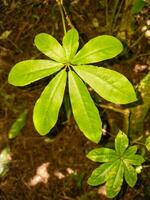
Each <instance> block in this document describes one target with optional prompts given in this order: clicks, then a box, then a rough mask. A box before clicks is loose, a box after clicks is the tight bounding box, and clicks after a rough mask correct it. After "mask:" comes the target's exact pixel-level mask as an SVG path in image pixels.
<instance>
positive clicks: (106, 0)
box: [105, 0, 108, 29]
mask: <svg viewBox="0 0 150 200" xmlns="http://www.w3.org/2000/svg"><path fill="white" fill-rule="evenodd" d="M105 7H106V9H105V15H106V27H107V29H108V0H105Z"/></svg>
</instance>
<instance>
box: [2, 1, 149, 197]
mask: <svg viewBox="0 0 150 200" xmlns="http://www.w3.org/2000/svg"><path fill="white" fill-rule="evenodd" d="M0 2H1V3H0V35H1V34H2V33H3V32H5V31H6V30H7V31H10V35H9V36H8V38H6V39H3V40H0V150H2V149H3V148H4V147H5V146H9V147H10V150H11V153H10V164H9V170H8V173H7V174H6V176H4V177H2V178H1V179H0V200H106V199H107V198H106V191H105V187H104V186H99V187H90V186H89V185H88V184H87V179H88V177H89V175H90V174H91V172H92V170H93V169H94V168H95V167H96V166H98V165H97V164H95V163H93V162H91V161H90V160H88V159H87V158H86V156H85V155H86V153H87V152H88V151H89V150H91V149H92V148H94V147H98V146H99V145H96V144H93V143H92V142H90V141H88V140H87V139H86V138H85V137H84V136H83V134H82V133H81V132H80V131H79V129H78V127H77V125H76V124H75V122H74V119H73V118H71V119H70V120H69V121H65V120H64V118H63V117H62V119H60V120H59V122H58V124H57V126H56V127H55V129H54V130H53V133H52V135H53V136H50V135H48V136H45V137H41V136H40V135H38V133H37V132H36V130H35V129H34V125H33V122H32V112H33V106H34V104H35V102H36V100H37V98H38V97H39V95H40V93H41V91H42V89H43V88H44V86H45V84H46V82H47V79H46V80H44V81H39V82H38V83H36V84H32V85H31V86H28V87H24V88H18V87H14V86H12V85H9V84H8V83H7V78H8V73H9V71H10V69H11V68H12V66H13V65H14V64H15V63H17V62H19V61H22V60H25V59H31V58H32V59H35V58H42V57H43V56H42V55H41V54H40V53H39V51H38V50H37V49H36V48H35V46H34V45H33V40H34V37H35V35H36V34H37V33H40V32H47V33H49V34H52V35H53V36H55V37H56V38H57V39H58V40H59V41H61V39H62V37H63V27H62V22H61V16H60V12H59V8H58V6H57V4H56V3H55V1H48V0H43V1H41V0H34V1H33V0H29V1H21V0H20V1H19V0H16V1H15V0H14V1H10V2H9V1H4V0H1V1H0ZM65 6H66V9H67V11H68V14H69V17H70V19H71V21H72V23H73V24H74V25H75V27H76V28H77V29H78V30H79V33H80V36H81V44H82V43H85V42H87V41H88V40H89V39H90V38H92V37H95V36H97V35H101V34H109V31H108V27H107V28H106V26H105V21H106V20H105V17H104V16H105V10H104V8H103V6H102V5H101V4H100V3H99V1H98V0H95V1H92V0H85V1H83V3H81V2H80V1H78V0H76V1H75V0H74V1H73V0H72V1H66V2H65ZM145 16H146V14H144V12H143V14H142V17H143V18H142V20H141V21H140V20H139V21H138V22H137V23H139V24H138V25H139V26H142V24H144V23H145V21H144V20H145V18H146V17H145ZM120 20H121V19H120ZM139 36H140V31H137V32H135V33H133V34H132V37H131V38H129V40H128V41H129V43H130V42H131V43H134V40H135V41H136V39H138V38H139ZM133 38H134V39H133ZM149 45H150V43H149V42H148V41H147V38H145V37H142V38H141V39H140V41H139V42H138V44H137V45H136V44H135V47H134V48H133V49H132V51H131V52H129V54H128V55H127V56H126V58H125V57H124V58H122V57H120V58H118V59H116V60H114V61H110V62H108V63H105V62H104V65H106V66H107V65H109V64H111V67H110V68H111V69H114V70H116V71H119V72H121V73H123V74H124V75H126V76H127V77H128V79H129V80H130V81H131V82H132V83H133V84H134V85H137V84H138V83H139V82H140V80H141V79H142V78H143V77H144V76H145V75H146V73H147V71H148V68H149V66H150V59H149V56H148V55H146V54H147V49H148V48H149ZM144 54H145V56H144ZM142 55H143V56H142ZM104 103H105V102H104ZM24 109H28V118H27V123H26V125H25V127H24V128H23V130H22V131H21V133H20V135H18V136H17V137H16V138H15V139H13V140H9V139H8V136H7V135H8V132H9V129H10V127H11V124H12V123H13V122H14V121H15V119H16V118H17V117H18V115H19V113H21V112H22V111H23V110H24ZM61 112H63V110H62V111H61ZM109 112H110V113H109V117H110V116H111V117H110V119H109V123H110V122H111V123H114V124H116V125H114V126H118V127H119V128H122V124H121V122H122V118H120V115H119V114H118V113H115V112H113V111H109ZM111 112H112V113H111ZM102 118H103V120H104V121H105V122H106V124H108V122H107V116H106V115H105V112H104V113H103V112H102ZM147 123H148V122H147ZM144 127H145V129H148V127H149V126H147V125H145V126H144ZM143 132H144V131H143ZM109 137H110V135H105V136H104V139H103V140H102V143H103V144H104V143H105V142H106V141H107V139H108V140H109ZM149 191H150V172H149V171H148V170H143V173H142V175H141V176H140V177H139V180H138V182H137V184H136V186H135V188H134V189H132V188H129V187H127V186H126V185H125V184H124V187H123V189H122V190H121V192H120V194H119V196H118V197H117V198H116V199H119V200H128V199H130V200H132V199H135V200H144V199H145V200H146V199H150V194H149Z"/></svg>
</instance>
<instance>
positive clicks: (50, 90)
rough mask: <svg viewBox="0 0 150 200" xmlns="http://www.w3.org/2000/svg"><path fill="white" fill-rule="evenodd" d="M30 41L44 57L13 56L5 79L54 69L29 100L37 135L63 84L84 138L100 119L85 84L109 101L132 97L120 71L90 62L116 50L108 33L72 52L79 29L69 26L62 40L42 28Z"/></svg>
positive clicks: (51, 118) (94, 132)
mask: <svg viewBox="0 0 150 200" xmlns="http://www.w3.org/2000/svg"><path fill="white" fill-rule="evenodd" d="M35 46H36V47H37V48H38V49H39V50H40V51H41V52H42V53H43V54H45V55H46V56H47V57H49V58H50V59H49V60H44V59H43V60H42V59H39V60H25V61H22V62H19V63H17V64H16V65H15V66H14V67H13V68H12V70H11V72H10V74H9V79H8V81H9V83H10V84H12V85H15V86H25V85H28V84H30V83H32V82H34V81H37V80H39V79H42V78H44V77H47V76H50V75H51V74H54V73H55V76H54V78H53V79H52V80H51V81H50V82H49V84H48V85H47V86H46V87H45V89H44V90H43V92H42V94H41V96H40V98H39V99H38V100H37V102H36V104H35V106H34V112H33V121H34V125H35V128H36V129H37V131H38V132H39V133H40V134H41V135H46V134H47V133H49V131H50V130H51V129H52V128H53V127H54V125H55V124H56V122H57V119H58V114H59V110H60V107H61V105H62V102H63V98H64V93H65V88H66V87H68V89H69V96H70V102H71V106H72V112H73V115H74V118H75V121H76V123H77V124H78V126H79V128H80V130H81V131H82V132H83V133H84V135H85V136H86V137H87V138H88V139H90V140H91V141H93V142H95V143H98V142H99V140H100V138H101V134H102V123H101V119H100V115H99V112H98V109H97V107H96V106H95V104H94V102H93V100H92V98H91V96H90V93H89V91H88V89H87V87H86V84H88V85H89V86H90V87H91V88H92V89H93V90H94V91H95V92H96V93H97V94H99V95H100V96H101V97H103V98H104V99H106V100H108V101H110V102H113V103H117V104H127V103H131V102H133V101H136V95H135V92H134V89H133V86H132V85H131V83H130V82H129V81H128V79H127V78H126V77H124V76H123V75H122V74H120V73H118V72H115V71H113V70H110V69H106V68H103V67H97V66H95V65H91V64H92V63H96V62H100V61H103V60H107V59H111V58H113V57H115V56H117V55H118V54H120V53H121V52H122V50H123V46H122V44H121V42H120V41H119V40H118V39H117V38H115V37H113V36H109V35H102V36H98V37H95V38H93V39H91V40H90V41H88V42H87V43H86V44H85V45H84V46H83V47H82V48H81V49H80V50H79V51H78V52H77V50H78V46H79V35H78V32H77V30H76V29H74V28H73V29H71V30H69V31H68V32H67V33H66V34H65V35H64V37H63V41H62V46H61V45H60V43H59V42H58V41H57V40H56V39H55V38H54V37H52V36H51V35H49V34H46V33H40V34H38V35H37V36H36V37H35ZM67 84H68V86H67ZM118 163H119V164H117V166H120V162H119V161H118ZM121 165H123V164H121Z"/></svg>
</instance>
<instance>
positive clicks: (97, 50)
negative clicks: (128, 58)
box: [72, 35, 123, 64]
mask: <svg viewBox="0 0 150 200" xmlns="http://www.w3.org/2000/svg"><path fill="white" fill-rule="evenodd" d="M122 50H123V46H122V44H121V42H120V41H119V40H118V39H117V38H115V37H113V36H109V35H102V36H98V37H95V38H93V39H91V40H89V42H87V43H86V44H85V45H84V46H83V48H82V49H81V50H80V51H79V52H78V53H77V54H76V55H75V57H74V58H73V60H72V64H89V63H95V62H99V61H103V60H107V59H110V58H113V57H115V56H117V55H118V54H119V53H121V51H122Z"/></svg>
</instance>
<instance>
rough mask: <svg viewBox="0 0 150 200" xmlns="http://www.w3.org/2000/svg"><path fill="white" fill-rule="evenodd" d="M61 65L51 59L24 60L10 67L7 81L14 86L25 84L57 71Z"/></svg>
mask: <svg viewBox="0 0 150 200" xmlns="http://www.w3.org/2000/svg"><path fill="white" fill-rule="evenodd" d="M62 66H63V64H61V63H57V62H55V61H51V60H25V61H22V62H19V63H17V64H16V65H15V66H14V67H13V68H12V70H11V71H10V73H9V77H8V82H9V83H10V84H12V85H15V86H25V85H28V84H30V83H32V82H34V81H37V80H40V79H41V78H44V77H46V76H49V75H51V74H53V73H55V72H57V71H59V70H60V69H61V68H62Z"/></svg>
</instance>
